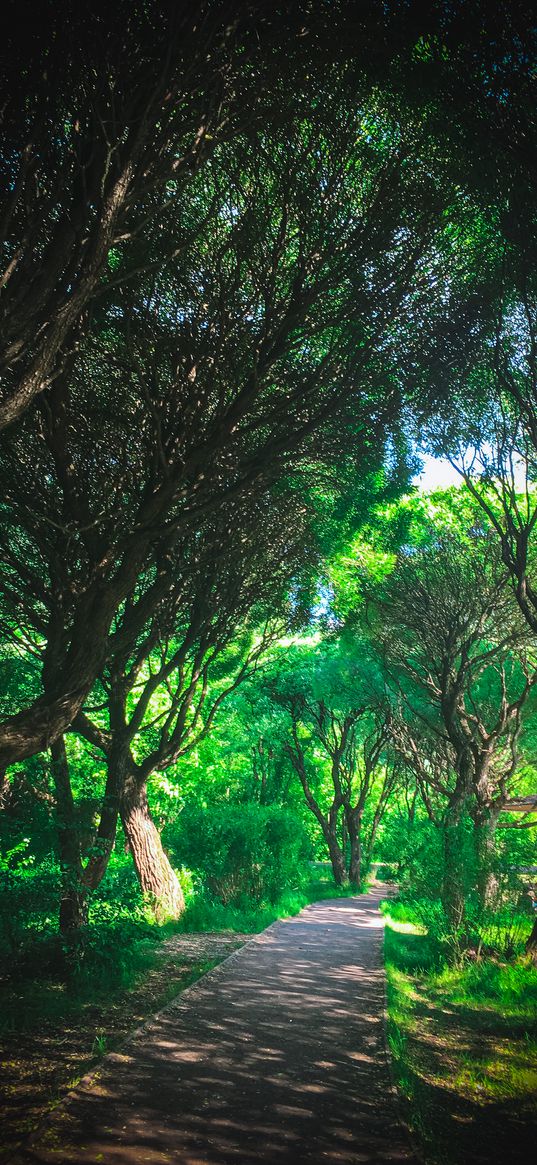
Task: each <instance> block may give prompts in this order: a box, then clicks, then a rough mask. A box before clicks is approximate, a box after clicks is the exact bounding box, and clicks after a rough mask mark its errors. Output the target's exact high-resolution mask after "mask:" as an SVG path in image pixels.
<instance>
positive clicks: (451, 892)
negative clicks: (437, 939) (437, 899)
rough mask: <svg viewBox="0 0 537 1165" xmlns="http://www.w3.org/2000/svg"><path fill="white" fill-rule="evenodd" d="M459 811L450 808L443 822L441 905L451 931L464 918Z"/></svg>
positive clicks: (458, 808)
mask: <svg viewBox="0 0 537 1165" xmlns="http://www.w3.org/2000/svg"><path fill="white" fill-rule="evenodd" d="M461 809H462V807H461V806H459V805H455V806H450V808H449V809H448V810H447V812H446V815H445V818H444V822H443V838H442V840H443V851H444V853H443V856H444V870H443V878H442V905H443V907H444V910H445V912H446V915H447V919H448V922H449V925H450V928H451V930H452V931H456V930H459V928H460V927H461V926H462V923H463V920H464V916H465V900H464V868H463V860H464V859H463V853H462V848H461V829H460V825H461Z"/></svg>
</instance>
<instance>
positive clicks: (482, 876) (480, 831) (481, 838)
mask: <svg viewBox="0 0 537 1165" xmlns="http://www.w3.org/2000/svg"><path fill="white" fill-rule="evenodd" d="M499 813H500V810H499V809H497V808H496V807H495V806H487V805H483V806H479V805H478V806H477V809H476V811H475V814H474V846H475V858H476V866H477V871H476V873H477V876H476V889H477V894H478V898H479V902H480V905H481V906H483V907H492V906H494V905H495V903H496V901H497V898H498V892H499V884H498V878H497V876H496V873H495V870H494V858H495V852H496V847H495V839H496V827H497V825H498V817H499Z"/></svg>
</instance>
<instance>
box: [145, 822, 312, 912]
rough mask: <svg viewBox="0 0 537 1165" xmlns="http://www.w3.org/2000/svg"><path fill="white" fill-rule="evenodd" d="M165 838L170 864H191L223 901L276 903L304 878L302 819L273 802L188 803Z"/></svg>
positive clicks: (305, 852)
mask: <svg viewBox="0 0 537 1165" xmlns="http://www.w3.org/2000/svg"><path fill="white" fill-rule="evenodd" d="M165 842H166V845H167V847H168V848H169V850H170V851H171V854H172V858H173V862H174V865H183V863H184V864H185V865H186V866H187V867H189V869H191V870H192V871H193V872H194V873H195V874H196V875H197V877H198V878H199V879H200V881H201V883H202V885H203V887H204V888H205V889H206V891H208V892H209V895H210V897H211V898H212V899H215V900H217V901H220V902H221V903H222V904H223V905H224V906H236V907H238V908H239V909H240V908H242V909H244V908H247V907H251V906H252V904H254V905H259V904H260V903H275V902H277V901H278V900H279V899H280V898H281V897H282V895H283V894H284V892H285V891H286V890H290V889H296V888H298V887H300V886H302V885H303V884H304V882H305V881H306V879H307V874H308V871H307V868H306V858H307V856H308V841H307V838H306V835H305V832H304V829H303V827H302V824H301V822H300V820H298V819H297V817H296V816H295V815H294V814H293V813H291V812H290V811H289V810H287V809H283V808H281V807H280V806H277V805H270V806H262V805H257V804H244V805H238V804H228V803H224V804H217V805H214V806H211V807H210V808H208V809H201V808H199V806H194V805H187V806H185V808H184V809H183V811H182V812H181V814H180V816H179V818H178V820H177V821H176V822H174V823H173V825H170V826H168V828H167V829H166V831H165Z"/></svg>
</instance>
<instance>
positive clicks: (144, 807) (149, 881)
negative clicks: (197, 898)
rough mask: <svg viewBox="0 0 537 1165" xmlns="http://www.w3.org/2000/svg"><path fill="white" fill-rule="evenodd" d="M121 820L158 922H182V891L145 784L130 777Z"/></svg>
mask: <svg viewBox="0 0 537 1165" xmlns="http://www.w3.org/2000/svg"><path fill="white" fill-rule="evenodd" d="M121 820H122V822H123V828H124V830H125V836H126V838H127V842H128V844H129V849H130V851H131V854H132V859H133V862H134V866H135V869H136V873H137V875H138V880H139V882H140V886H141V888H142V890H143V892H144V894H147V897H148V899H149V902H150V904H151V906H152V909H153V910H154V913H155V916H156V917H157V918H158V919H164V918H179V916H180V915H181V914H182V912H183V910H184V908H185V900H184V896H183V891H182V889H181V885H180V882H179V879H178V877H177V874H176V873H175V870H174V869H173V868H172V866H171V865H170V862H169V861H168V858H167V857H166V854H165V853H164V849H163V847H162V841H161V839H160V834H159V832H158V830H157V828H156V826H155V823H154V821H153V819H152V817H151V812H150V809H149V804H148V801H147V786H146V782H145V781H143V780H140V779H137V777H136V775H135V774H133V773H130V774H129V775H128V777H127V779H126V781H125V785H124V788H123V793H122V797H121Z"/></svg>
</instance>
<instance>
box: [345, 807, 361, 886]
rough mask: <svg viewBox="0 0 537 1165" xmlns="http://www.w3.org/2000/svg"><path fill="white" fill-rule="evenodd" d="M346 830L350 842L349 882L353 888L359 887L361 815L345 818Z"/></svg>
mask: <svg viewBox="0 0 537 1165" xmlns="http://www.w3.org/2000/svg"><path fill="white" fill-rule="evenodd" d="M347 829H348V833H349V841H350V859H349V882H352V885H353V886H359V885H360V879H361V877H362V815H361V813H360V814H353V813H352V812H351V813H350V814H349V815H348V817H347Z"/></svg>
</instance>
